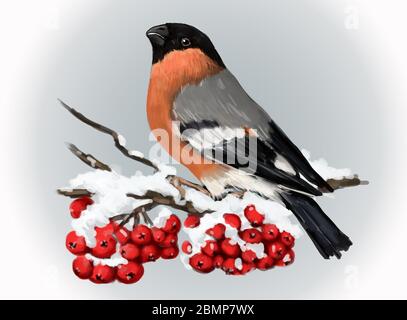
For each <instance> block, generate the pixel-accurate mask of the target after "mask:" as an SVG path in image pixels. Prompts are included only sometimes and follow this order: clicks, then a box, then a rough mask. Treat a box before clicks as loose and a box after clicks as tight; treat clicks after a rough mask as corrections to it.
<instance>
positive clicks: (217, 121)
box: [146, 23, 352, 259]
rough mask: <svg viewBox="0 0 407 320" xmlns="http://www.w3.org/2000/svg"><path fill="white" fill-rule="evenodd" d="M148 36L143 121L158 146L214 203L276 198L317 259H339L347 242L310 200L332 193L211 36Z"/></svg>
mask: <svg viewBox="0 0 407 320" xmlns="http://www.w3.org/2000/svg"><path fill="white" fill-rule="evenodd" d="M146 36H147V38H148V39H149V41H150V43H151V46H152V66H151V72H150V79H149V86H148V92H147V103H146V104H147V106H146V109H147V119H148V123H149V126H150V129H151V131H152V132H153V133H154V136H155V138H156V139H157V140H158V141H159V143H160V144H161V146H162V147H163V148H164V149H165V150H166V151H167V152H168V153H169V154H170V155H171V156H172V157H173V158H174V159H175V160H176V161H178V162H179V163H181V164H182V165H184V166H185V167H186V168H187V169H189V171H190V172H191V173H192V174H193V175H194V176H195V177H196V178H197V179H198V180H199V181H200V182H201V183H202V184H203V185H204V186H205V188H206V189H207V190H208V191H209V193H210V194H211V196H212V197H213V198H214V199H220V198H222V196H223V195H224V194H225V193H227V192H230V191H231V190H244V191H251V192H254V193H256V194H259V195H260V196H262V197H265V198H267V199H272V200H274V201H277V202H279V203H280V204H282V205H284V206H285V207H286V208H287V209H288V210H290V211H291V212H292V213H293V214H294V216H295V217H296V218H297V220H298V221H299V222H300V224H301V226H302V227H303V228H304V230H305V231H306V233H307V234H308V236H309V237H310V239H311V240H312V242H313V244H314V245H315V247H316V249H317V250H318V251H319V253H320V254H321V256H322V257H323V258H325V259H329V258H330V257H333V256H335V257H337V258H338V259H340V258H341V255H342V251H347V250H348V249H349V247H350V246H351V245H352V242H351V240H350V239H349V237H348V236H347V235H345V234H344V233H343V232H342V231H341V230H340V229H339V228H338V227H337V226H336V225H335V223H334V222H333V221H332V220H331V219H330V218H329V217H328V216H327V215H326V214H325V213H324V211H323V210H322V209H321V207H320V206H319V205H318V204H317V202H316V201H315V198H316V197H317V196H321V195H322V194H323V192H324V193H329V192H333V191H334V190H333V189H332V187H331V186H330V185H329V184H328V183H327V182H326V181H325V180H324V179H323V178H322V177H321V176H320V175H319V174H318V173H317V172H316V171H315V170H314V169H313V168H312V166H311V165H310V163H309V162H308V160H307V159H306V158H305V157H304V155H303V154H302V153H301V151H300V150H299V149H298V147H297V146H296V145H295V144H294V143H293V142H292V141H291V140H290V139H289V137H288V136H287V135H286V134H285V133H284V131H283V130H282V129H281V128H280V127H279V126H278V125H277V124H276V123H275V122H274V120H273V119H272V118H271V117H270V115H269V114H268V113H267V112H266V111H265V110H264V109H263V108H262V107H261V106H260V105H259V104H258V103H256V102H255V101H254V100H253V99H252V98H251V97H250V96H249V94H248V93H247V92H246V91H245V89H244V88H243V87H242V86H241V84H240V83H239V81H238V79H237V78H236V77H235V76H234V75H233V74H232V72H231V71H229V69H228V68H227V67H226V65H225V64H224V62H223V60H222V58H221V56H220V55H219V53H218V51H217V50H216V49H215V46H214V45H213V43H212V41H211V40H210V38H209V37H208V36H207V35H206V34H205V33H203V32H202V31H200V30H199V29H198V28H196V27H194V26H191V25H188V24H184V23H165V24H160V25H156V26H154V27H151V28H150V29H148V30H147V31H146ZM248 146H249V147H248ZM250 146H254V147H253V148H252V149H255V152H251V150H250ZM248 149H249V150H248ZM239 159H243V160H245V161H236V160H239ZM229 160H233V161H229ZM242 162H243V163H242Z"/></svg>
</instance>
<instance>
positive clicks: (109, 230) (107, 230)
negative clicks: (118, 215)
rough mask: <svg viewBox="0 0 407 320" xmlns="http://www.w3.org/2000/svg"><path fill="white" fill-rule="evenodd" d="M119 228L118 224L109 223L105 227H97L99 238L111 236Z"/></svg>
mask: <svg viewBox="0 0 407 320" xmlns="http://www.w3.org/2000/svg"><path fill="white" fill-rule="evenodd" d="M117 228H118V225H117V223H116V222H109V223H108V224H107V225H105V226H103V227H95V230H96V235H98V236H110V235H112V234H113V233H114V232H115V230H116V229H117Z"/></svg>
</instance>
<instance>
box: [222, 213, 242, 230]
mask: <svg viewBox="0 0 407 320" xmlns="http://www.w3.org/2000/svg"><path fill="white" fill-rule="evenodd" d="M223 218H224V219H225V222H226V223H227V224H228V225H230V226H231V227H232V228H236V229H240V227H241V226H242V221H241V220H240V218H239V216H238V215H237V214H234V213H225V214H224V215H223Z"/></svg>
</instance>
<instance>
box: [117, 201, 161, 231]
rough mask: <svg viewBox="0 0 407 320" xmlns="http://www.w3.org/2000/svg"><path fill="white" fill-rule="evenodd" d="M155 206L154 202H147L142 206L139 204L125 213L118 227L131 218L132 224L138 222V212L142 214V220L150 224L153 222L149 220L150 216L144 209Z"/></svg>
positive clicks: (147, 209)
mask: <svg viewBox="0 0 407 320" xmlns="http://www.w3.org/2000/svg"><path fill="white" fill-rule="evenodd" d="M155 206H157V204H156V203H154V202H149V203H146V204H143V205H142V206H139V207H137V208H135V209H134V210H133V211H132V212H131V213H130V214H128V215H127V217H125V218H124V219H123V221H122V222H121V223H120V227H123V226H124V225H125V224H127V223H128V222H129V221H130V219H132V218H133V219H134V224H135V225H136V224H138V222H139V221H140V220H139V219H140V214H142V215H143V218H144V221H145V222H146V223H147V224H150V225H152V224H153V222H152V221H151V219H150V217H148V215H147V214H146V211H149V210H151V209H153V208H154V207H155ZM116 217H117V216H116Z"/></svg>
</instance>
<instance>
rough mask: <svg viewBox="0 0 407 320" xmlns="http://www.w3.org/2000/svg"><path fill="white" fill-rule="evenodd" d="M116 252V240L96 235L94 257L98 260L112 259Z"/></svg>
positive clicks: (110, 236) (103, 235) (92, 250)
mask: <svg viewBox="0 0 407 320" xmlns="http://www.w3.org/2000/svg"><path fill="white" fill-rule="evenodd" d="M115 252H116V240H115V239H114V238H113V236H112V235H107V234H102V235H96V246H95V247H94V248H92V249H91V253H92V255H94V256H95V257H98V258H102V259H103V258H110V257H111V256H112V254H114V253H115Z"/></svg>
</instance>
